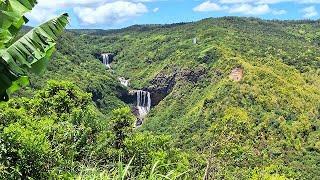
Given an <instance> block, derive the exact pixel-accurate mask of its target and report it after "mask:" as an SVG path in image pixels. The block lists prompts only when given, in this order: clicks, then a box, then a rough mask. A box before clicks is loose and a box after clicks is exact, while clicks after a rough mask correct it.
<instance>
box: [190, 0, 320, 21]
mask: <svg viewBox="0 0 320 180" xmlns="http://www.w3.org/2000/svg"><path fill="white" fill-rule="evenodd" d="M279 3H295V4H297V5H302V4H320V0H206V1H205V2H203V3H201V4H199V5H198V6H196V7H194V8H193V11H197V12H213V11H223V12H226V13H236V14H244V15H265V14H273V15H283V14H286V13H287V11H286V10H285V9H273V5H274V4H279ZM302 12H304V13H305V14H304V17H305V18H310V17H315V16H317V15H318V12H317V11H316V9H315V6H310V7H308V8H305V9H303V10H302Z"/></svg>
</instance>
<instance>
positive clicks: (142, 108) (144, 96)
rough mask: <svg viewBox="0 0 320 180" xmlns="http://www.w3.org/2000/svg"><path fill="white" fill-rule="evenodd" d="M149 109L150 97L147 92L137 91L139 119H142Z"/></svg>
mask: <svg viewBox="0 0 320 180" xmlns="http://www.w3.org/2000/svg"><path fill="white" fill-rule="evenodd" d="M150 107H151V97H150V92H148V91H141V90H140V91H137V108H138V110H139V115H140V117H144V116H146V115H147V114H148V112H149V111H150Z"/></svg>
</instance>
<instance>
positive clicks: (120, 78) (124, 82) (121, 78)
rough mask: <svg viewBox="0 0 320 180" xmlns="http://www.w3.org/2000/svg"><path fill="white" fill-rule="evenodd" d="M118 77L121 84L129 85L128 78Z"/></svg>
mask: <svg viewBox="0 0 320 180" xmlns="http://www.w3.org/2000/svg"><path fill="white" fill-rule="evenodd" d="M118 79H119V81H120V83H121V84H122V85H123V86H126V87H128V86H129V82H130V79H125V78H124V77H119V78H118Z"/></svg>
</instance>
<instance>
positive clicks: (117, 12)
mask: <svg viewBox="0 0 320 180" xmlns="http://www.w3.org/2000/svg"><path fill="white" fill-rule="evenodd" d="M153 1H156V0H50V1H48V0H38V4H37V6H36V8H35V9H33V10H32V11H31V13H28V14H27V17H28V18H30V19H31V20H34V21H36V22H39V23H40V22H43V21H46V20H48V19H50V18H52V17H54V16H56V15H58V13H57V12H58V11H59V10H65V9H72V11H73V13H74V14H75V15H76V17H77V18H78V20H79V21H80V24H81V25H84V26H88V25H116V24H119V23H122V22H125V21H127V20H129V19H131V18H135V17H138V16H141V15H143V14H145V13H147V12H148V8H147V6H146V5H145V4H144V3H146V2H153Z"/></svg>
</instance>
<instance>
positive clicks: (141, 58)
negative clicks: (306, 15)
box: [0, 17, 320, 179]
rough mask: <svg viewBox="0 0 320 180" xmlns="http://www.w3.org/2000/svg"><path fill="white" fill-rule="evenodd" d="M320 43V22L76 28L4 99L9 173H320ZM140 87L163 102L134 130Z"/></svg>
mask: <svg viewBox="0 0 320 180" xmlns="http://www.w3.org/2000/svg"><path fill="white" fill-rule="evenodd" d="M192 38H197V43H196V44H195V43H193V41H192ZM319 45H320V22H319V21H266V20H261V19H255V18H238V17H224V18H217V19H212V18H210V19H204V20H202V21H199V22H193V23H180V24H172V25H143V26H131V27H128V28H125V29H121V30H108V31H103V30H68V31H66V32H65V34H64V35H63V36H62V37H61V38H60V39H59V43H58V44H57V51H56V52H55V53H54V55H53V58H52V60H51V61H50V64H49V68H48V70H47V72H46V73H45V74H44V76H42V77H34V76H32V75H31V78H30V81H31V83H32V86H31V87H29V88H24V89H23V90H21V91H19V92H17V93H16V94H14V95H13V96H12V97H13V98H12V99H11V100H10V101H9V102H8V103H6V104H1V105H0V116H1V118H0V119H1V120H0V130H1V133H0V135H1V138H0V139H1V140H0V147H1V148H0V153H1V154H0V159H1V161H0V172H1V171H2V176H1V177H7V175H8V174H10V175H11V176H12V178H13V179H14V178H17V177H21V176H22V177H26V176H28V177H33V178H45V177H53V178H65V179H67V178H70V179H72V178H76V177H77V176H81V174H83V172H82V169H83V167H84V166H85V167H90V168H91V167H95V168H96V170H95V173H99V172H100V173H102V174H103V172H107V173H109V172H110V173H111V174H112V172H113V170H114V168H115V167H116V165H115V164H117V163H119V159H121V163H124V164H130V166H132V167H131V168H130V170H131V171H130V172H131V173H129V175H128V176H127V178H133V177H135V178H137V179H139V178H140V179H146V178H147V177H151V176H152V177H156V178H158V179H159V178H160V179H161V178H165V176H168V177H170V178H171V179H179V178H180V179H201V178H207V179H290V178H292V179H318V178H320V164H319V162H320V112H319V111H320V47H319ZM101 53H113V54H114V57H113V62H112V69H107V68H106V67H105V66H104V65H103V64H102V63H101V62H100V60H99V55H100V54H101ZM235 70H237V72H238V73H240V76H239V79H236V80H235V79H233V78H230V74H231V73H232V72H235ZM118 77H125V78H127V79H130V83H131V85H130V87H124V86H121V85H120V83H119V82H118V80H117V78H118ZM49 80H51V81H50V82H49V84H48V81H49ZM52 80H54V81H52ZM61 80H63V82H60V81H61ZM65 81H68V82H65ZM131 89H144V90H149V91H151V93H154V96H159V97H152V99H160V100H161V101H160V102H159V103H158V104H154V106H153V107H152V109H151V111H150V112H149V114H148V115H147V117H146V118H145V120H144V124H143V125H142V126H141V127H139V128H137V129H133V128H132V124H133V122H134V119H135V118H134V116H133V115H132V113H131V111H130V109H129V107H130V104H126V103H125V102H124V99H123V96H122V95H123V94H124V93H126V92H127V91H128V90H131ZM155 89H156V90H159V89H161V93H160V94H159V92H158V91H157V92H152V91H153V90H155ZM163 89H165V92H163V91H164V90H163ZM160 96H161V97H160ZM131 160H132V162H131ZM154 165H155V166H156V167H157V168H156V173H153V172H152V167H153V166H154ZM120 169H121V168H120ZM171 172H172V173H171ZM155 174H158V175H155ZM161 174H162V175H161ZM164 174H165V175H164ZM153 175H154V176H153ZM89 178H90V177H89ZM156 178H155V179H156Z"/></svg>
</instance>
